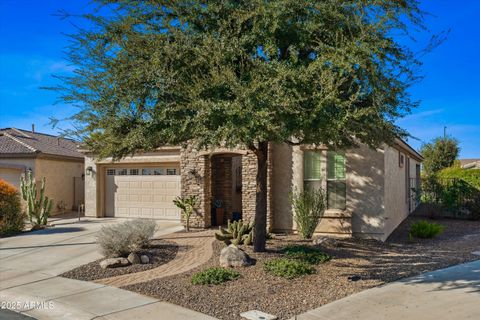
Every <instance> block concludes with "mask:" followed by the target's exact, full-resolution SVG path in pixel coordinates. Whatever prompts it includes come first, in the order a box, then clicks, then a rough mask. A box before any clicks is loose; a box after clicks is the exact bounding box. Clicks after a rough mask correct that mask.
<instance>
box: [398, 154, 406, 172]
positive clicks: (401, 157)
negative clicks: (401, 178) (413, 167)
mask: <svg viewBox="0 0 480 320" xmlns="http://www.w3.org/2000/svg"><path fill="white" fill-rule="evenodd" d="M404 165H405V156H404V155H403V153H401V152H400V151H398V166H399V167H400V168H403V166H404Z"/></svg>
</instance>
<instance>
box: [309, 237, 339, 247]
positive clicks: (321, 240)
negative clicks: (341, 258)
mask: <svg viewBox="0 0 480 320" xmlns="http://www.w3.org/2000/svg"><path fill="white" fill-rule="evenodd" d="M313 244H314V245H324V246H329V245H331V246H336V245H337V241H336V240H335V239H333V238H329V237H317V238H315V239H313Z"/></svg>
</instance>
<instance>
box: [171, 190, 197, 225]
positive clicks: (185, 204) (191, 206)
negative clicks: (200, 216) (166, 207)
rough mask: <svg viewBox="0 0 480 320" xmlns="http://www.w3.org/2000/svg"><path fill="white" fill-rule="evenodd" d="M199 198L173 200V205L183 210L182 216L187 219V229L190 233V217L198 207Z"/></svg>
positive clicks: (189, 197)
mask: <svg viewBox="0 0 480 320" xmlns="http://www.w3.org/2000/svg"><path fill="white" fill-rule="evenodd" d="M197 199H198V197H197V196H188V197H176V198H175V199H174V200H173V203H174V204H175V205H176V206H177V207H178V208H179V209H180V210H182V214H183V216H184V218H185V229H186V230H187V232H188V231H190V217H191V215H192V213H193V211H194V210H195V206H196V205H197Z"/></svg>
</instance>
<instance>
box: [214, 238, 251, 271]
mask: <svg viewBox="0 0 480 320" xmlns="http://www.w3.org/2000/svg"><path fill="white" fill-rule="evenodd" d="M250 264H251V261H250V257H249V256H248V255H247V254H246V253H245V252H244V251H243V250H242V249H240V248H238V247H237V246H235V245H233V244H231V245H229V246H228V247H226V248H223V249H222V251H221V252H220V265H221V266H222V267H225V268H228V267H246V266H249V265H250Z"/></svg>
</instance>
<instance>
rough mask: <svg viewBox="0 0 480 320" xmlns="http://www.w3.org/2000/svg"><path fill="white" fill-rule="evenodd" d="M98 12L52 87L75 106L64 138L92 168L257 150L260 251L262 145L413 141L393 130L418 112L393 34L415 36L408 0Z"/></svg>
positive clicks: (303, 0) (284, 0)
mask: <svg viewBox="0 0 480 320" xmlns="http://www.w3.org/2000/svg"><path fill="white" fill-rule="evenodd" d="M95 3H97V4H98V6H99V8H95V9H97V10H92V11H93V12H92V13H88V14H85V15H83V18H84V19H86V20H87V21H86V23H76V25H82V24H84V25H88V26H89V29H88V30H84V29H78V32H77V33H76V34H74V35H72V36H71V42H70V43H71V45H70V46H69V48H67V55H68V57H69V60H70V63H71V64H72V65H73V66H74V67H75V68H76V70H75V72H72V74H71V75H69V76H64V75H63V76H60V77H59V78H60V79H61V80H63V81H62V83H61V84H60V85H59V86H58V87H56V88H52V89H53V90H57V91H58V92H59V94H60V95H61V96H60V99H61V100H62V101H63V102H64V103H66V104H68V105H71V104H74V105H77V106H79V107H80V108H81V109H80V111H79V112H78V113H76V114H75V115H73V116H72V117H71V120H73V122H74V123H75V126H74V127H75V130H74V131H67V134H70V135H74V136H77V137H80V138H81V139H82V140H83V141H84V143H85V145H86V147H87V148H89V150H90V151H92V152H94V153H95V154H96V155H98V156H99V157H100V158H102V157H110V156H112V157H113V158H114V159H118V158H122V157H124V156H127V155H130V154H133V153H135V152H138V151H150V150H156V149H157V148H158V147H160V146H165V145H185V144H186V143H188V142H191V143H192V144H195V145H196V147H198V148H203V147H205V148H207V147H216V146H222V147H239V146H240V147H245V148H247V149H249V150H251V151H253V152H254V153H255V154H256V155H257V161H258V168H259V169H258V171H259V174H258V175H257V180H258V181H257V185H258V186H262V187H260V188H259V194H258V198H257V199H259V201H258V202H257V206H256V228H257V234H256V237H255V239H254V240H255V249H256V250H262V249H264V247H265V231H264V229H265V228H266V211H267V201H266V200H265V199H266V187H265V186H264V184H266V176H267V174H266V172H267V166H266V165H264V164H265V163H266V161H267V157H268V151H267V150H268V149H267V145H268V143H269V142H287V143H304V144H309V143H315V144H319V145H326V146H328V147H332V148H340V149H346V148H349V147H352V146H356V145H358V143H364V144H366V145H368V146H371V147H377V146H379V145H381V144H382V143H384V142H387V143H393V142H394V139H395V138H397V137H404V136H406V135H407V133H406V131H405V130H403V129H402V128H400V127H398V126H397V125H396V124H395V123H396V122H395V120H396V119H398V118H400V117H402V116H403V115H405V114H408V113H409V112H410V110H411V108H413V107H415V106H416V105H417V103H416V102H415V101H412V100H411V98H410V95H409V92H408V88H409V86H410V85H411V84H412V83H414V81H415V80H417V79H418V77H417V74H416V71H417V69H418V68H417V67H418V66H419V65H420V62H419V61H418V60H417V59H416V58H415V57H416V55H415V54H414V53H413V52H412V50H410V49H409V48H408V47H407V46H405V43H404V42H401V41H399V40H397V38H396V37H392V36H391V35H392V34H394V33H402V34H405V33H409V28H410V27H414V28H415V27H420V28H422V27H423V18H424V16H423V12H422V11H421V10H420V9H419V7H418V2H417V1H416V0H405V1H384V0H371V1H353V0H349V1H345V0H331V1H317V0H278V1H259V0H255V1H237V0H225V1H212V0H207V1H199V0H188V1H186V0H178V1H167V0H145V1H141V3H139V2H138V1H127V0H118V1H103V0H97V1H95ZM68 17H73V18H72V19H76V18H78V16H68ZM379 17H381V18H379ZM82 22H83V21H82ZM292 140H293V141H292Z"/></svg>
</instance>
